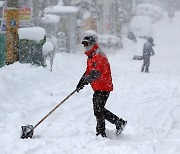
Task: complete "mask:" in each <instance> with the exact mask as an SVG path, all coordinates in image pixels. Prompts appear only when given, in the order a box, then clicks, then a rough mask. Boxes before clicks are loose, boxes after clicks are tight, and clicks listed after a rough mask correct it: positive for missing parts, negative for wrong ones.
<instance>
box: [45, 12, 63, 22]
mask: <svg viewBox="0 0 180 154" xmlns="http://www.w3.org/2000/svg"><path fill="white" fill-rule="evenodd" d="M42 21H43V22H44V23H58V22H59V21H60V17H59V16H57V15H52V14H45V15H44V17H42Z"/></svg>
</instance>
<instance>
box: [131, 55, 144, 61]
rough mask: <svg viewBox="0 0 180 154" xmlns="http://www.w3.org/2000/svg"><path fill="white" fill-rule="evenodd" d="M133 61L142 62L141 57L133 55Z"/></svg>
mask: <svg viewBox="0 0 180 154" xmlns="http://www.w3.org/2000/svg"><path fill="white" fill-rule="evenodd" d="M133 60H143V56H137V55H134V57H133Z"/></svg>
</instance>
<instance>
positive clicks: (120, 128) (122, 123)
mask: <svg viewBox="0 0 180 154" xmlns="http://www.w3.org/2000/svg"><path fill="white" fill-rule="evenodd" d="M115 125H116V135H119V134H121V133H122V131H123V130H124V128H125V126H126V125H127V121H125V120H123V119H119V120H117V121H116V122H115Z"/></svg>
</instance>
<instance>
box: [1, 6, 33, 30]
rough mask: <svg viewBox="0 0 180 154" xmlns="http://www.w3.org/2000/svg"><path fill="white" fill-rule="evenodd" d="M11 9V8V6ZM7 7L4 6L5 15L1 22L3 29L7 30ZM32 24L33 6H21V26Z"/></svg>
mask: <svg viewBox="0 0 180 154" xmlns="http://www.w3.org/2000/svg"><path fill="white" fill-rule="evenodd" d="M10 9H11V8H10ZM8 10H9V9H8V8H7V7H4V8H3V17H2V22H1V30H3V31H6V25H7V23H6V21H7V11H8ZM30 24H31V8H28V7H22V8H19V27H30Z"/></svg>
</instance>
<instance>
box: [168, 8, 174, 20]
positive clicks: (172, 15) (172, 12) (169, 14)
mask: <svg viewBox="0 0 180 154" xmlns="http://www.w3.org/2000/svg"><path fill="white" fill-rule="evenodd" d="M174 16H175V14H174V11H173V10H172V9H170V10H169V11H168V17H169V21H170V23H172V20H173V18H174Z"/></svg>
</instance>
